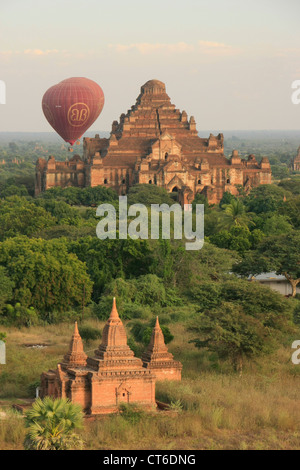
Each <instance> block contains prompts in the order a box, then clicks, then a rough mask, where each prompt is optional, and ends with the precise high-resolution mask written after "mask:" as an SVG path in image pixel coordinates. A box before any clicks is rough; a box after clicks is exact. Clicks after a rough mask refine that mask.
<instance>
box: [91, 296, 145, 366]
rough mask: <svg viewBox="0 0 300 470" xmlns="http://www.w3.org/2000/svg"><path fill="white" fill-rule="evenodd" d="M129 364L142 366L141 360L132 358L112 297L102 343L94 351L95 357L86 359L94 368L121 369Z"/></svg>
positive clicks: (132, 354) (114, 300)
mask: <svg viewBox="0 0 300 470" xmlns="http://www.w3.org/2000/svg"><path fill="white" fill-rule="evenodd" d="M129 362H131V364H132V365H134V366H139V367H140V366H141V364H142V362H141V359H138V358H136V357H134V353H133V351H132V350H131V349H130V347H129V346H128V344H127V335H126V330H125V327H124V325H123V323H122V320H121V318H120V317H119V314H118V310H117V305H116V299H115V297H114V298H113V303H112V309H111V312H110V316H109V318H108V320H107V322H106V324H105V326H104V328H103V332H102V342H101V344H100V346H99V347H98V349H96V351H95V357H94V358H89V359H88V364H89V365H91V366H92V367H95V368H99V367H101V368H106V367H110V368H120V367H121V368H122V367H123V366H124V364H127V365H128V364H129Z"/></svg>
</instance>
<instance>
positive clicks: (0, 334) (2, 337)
mask: <svg viewBox="0 0 300 470" xmlns="http://www.w3.org/2000/svg"><path fill="white" fill-rule="evenodd" d="M5 338H6V333H3V332H2V331H0V341H3V342H4V343H5Z"/></svg>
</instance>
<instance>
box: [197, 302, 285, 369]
mask: <svg viewBox="0 0 300 470" xmlns="http://www.w3.org/2000/svg"><path fill="white" fill-rule="evenodd" d="M190 330H191V331H193V332H194V333H197V335H198V337H197V338H195V339H194V340H192V342H193V343H194V344H195V346H197V347H198V348H202V347H206V348H208V349H209V350H210V351H214V352H217V353H218V355H219V356H220V357H223V358H227V357H229V358H230V359H231V360H232V362H233V364H234V367H235V369H236V370H237V371H238V372H240V373H241V372H242V366H243V357H255V356H259V355H263V354H267V353H270V352H271V351H272V350H273V349H274V347H275V345H276V343H275V340H274V337H273V335H272V334H270V328H268V327H266V326H265V325H264V323H263V318H258V317H257V316H256V317H254V316H251V315H247V314H246V313H245V312H244V311H243V309H241V308H237V306H236V305H234V304H232V303H230V302H223V305H222V308H221V309H212V310H206V311H205V312H203V313H201V314H200V316H199V319H198V320H197V323H194V324H193V325H192V326H191V327H190Z"/></svg>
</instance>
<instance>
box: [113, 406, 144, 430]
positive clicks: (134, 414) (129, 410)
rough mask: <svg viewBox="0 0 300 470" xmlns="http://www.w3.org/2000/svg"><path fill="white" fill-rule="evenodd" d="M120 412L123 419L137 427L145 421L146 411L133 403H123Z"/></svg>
mask: <svg viewBox="0 0 300 470" xmlns="http://www.w3.org/2000/svg"><path fill="white" fill-rule="evenodd" d="M119 412H120V413H121V416H122V418H123V419H124V420H125V421H127V422H128V423H130V424H133V425H136V424H138V423H139V422H140V421H142V420H143V419H145V416H146V414H145V411H144V410H143V409H142V408H140V407H138V406H137V405H135V404H133V403H121V404H120V405H119Z"/></svg>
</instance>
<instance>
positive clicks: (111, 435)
mask: <svg viewBox="0 0 300 470" xmlns="http://www.w3.org/2000/svg"><path fill="white" fill-rule="evenodd" d="M87 323H88V324H89V325H92V326H94V327H97V328H99V329H102V327H103V323H101V322H97V321H96V320H88V321H87ZM170 329H171V332H172V333H173V334H174V336H175V339H174V341H173V342H172V343H171V344H170V346H169V349H170V351H171V352H173V354H174V355H175V357H176V358H177V359H179V360H181V362H182V363H183V379H182V382H181V383H172V382H160V383H157V387H156V388H157V399H158V400H160V401H163V402H166V403H170V404H171V403H177V404H178V403H179V404H180V407H179V408H182V411H179V412H173V413H169V412H162V411H161V412H157V413H151V414H149V413H148V414H146V413H143V412H138V413H132V414H130V413H129V414H128V415H124V416H123V415H119V416H111V417H105V418H102V419H98V420H95V421H86V423H85V429H84V430H82V431H81V433H82V435H83V438H84V440H85V445H86V448H87V449H173V450H175V449H178V450H181V449H299V448H300V407H299V392H298V388H299V380H300V375H299V374H300V366H296V365H293V364H292V362H291V349H290V348H288V347H287V348H282V349H280V350H278V351H277V352H276V354H273V355H272V356H269V357H265V358H263V359H260V360H258V361H256V362H251V363H246V364H245V371H244V374H243V376H242V377H238V376H237V375H236V374H235V373H233V372H232V368H231V364H230V363H227V362H223V363H219V362H218V360H217V358H216V357H215V355H213V354H209V353H207V352H205V351H198V350H197V349H195V347H194V346H193V345H192V344H189V342H188V341H189V339H191V336H190V335H189V334H188V333H187V332H186V331H185V329H184V327H183V326H182V325H179V324H176V325H173V326H171V327H170ZM72 331H73V324H63V325H51V326H46V327H32V328H29V329H22V330H17V329H14V328H6V332H7V365H2V366H0V449H22V448H23V440H24V435H25V431H24V427H23V418H22V415H20V414H19V413H16V412H14V411H13V410H11V407H10V405H11V404H12V403H17V402H20V401H22V400H23V399H26V398H27V399H28V398H33V397H34V394H35V386H36V385H37V381H38V380H39V376H40V373H41V372H42V371H44V370H47V369H49V368H51V367H55V366H56V364H57V362H58V361H59V360H60V359H61V358H62V356H63V355H64V354H65V352H66V350H67V348H68V344H69V341H70V337H71V335H72ZM294 339H298V338H294ZM98 342H99V341H95V342H89V343H88V344H85V351H86V352H88V351H89V354H90V355H92V352H93V350H94V349H95V348H96V347H97V345H98ZM33 344H45V345H47V347H44V348H41V349H39V348H32V347H29V346H28V345H33Z"/></svg>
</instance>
